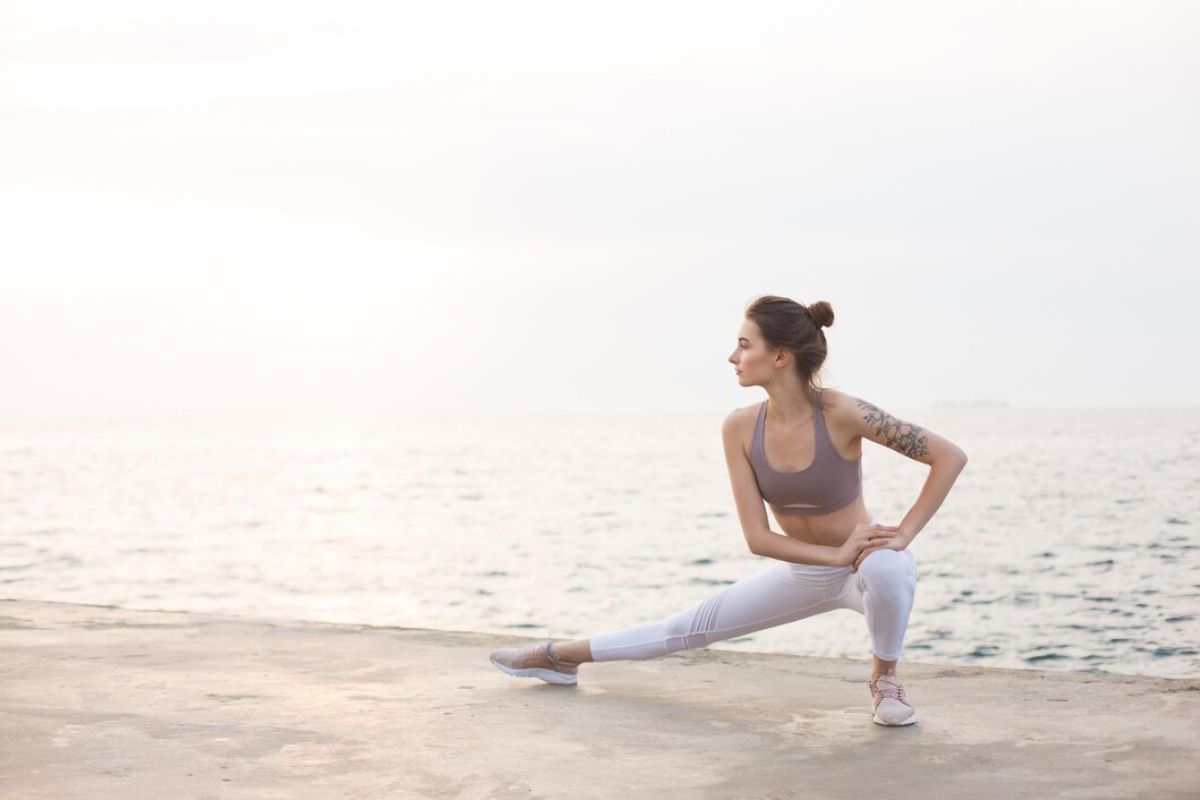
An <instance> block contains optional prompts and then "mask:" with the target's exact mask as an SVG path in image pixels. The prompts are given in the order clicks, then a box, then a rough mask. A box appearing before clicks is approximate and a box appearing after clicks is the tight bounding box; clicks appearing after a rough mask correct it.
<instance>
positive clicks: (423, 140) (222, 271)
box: [0, 0, 1200, 422]
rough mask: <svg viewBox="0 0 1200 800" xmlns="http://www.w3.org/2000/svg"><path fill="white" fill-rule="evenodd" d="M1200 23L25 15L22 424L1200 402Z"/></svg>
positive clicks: (126, 1)
mask: <svg viewBox="0 0 1200 800" xmlns="http://www.w3.org/2000/svg"><path fill="white" fill-rule="evenodd" d="M1198 34H1200V10H1198V9H1197V6H1196V5H1195V4H1194V3H1190V2H1138V3H1129V2H1123V3H1117V2H1041V3H1011V2H971V3H962V2H936V3H935V2H908V3H894V2H873V3H861V2H846V3H822V4H817V3H794V2H776V3H739V4H733V3H698V2H669V3H668V2H663V3H654V2H644V1H643V2H637V3H614V2H608V3H599V4H597V3H570V2H563V1H562V0H555V2H541V3H524V2H511V3H502V4H501V3H494V2H469V3H467V2H445V3H422V4H416V3H395V2H341V3H336V4H334V3H303V2H294V1H289V2H247V1H246V0H237V1H236V2H227V1H225V0H221V1H219V2H211V1H210V2H205V3H169V2H162V0H153V1H151V0H147V1H146V2H133V1H131V0H111V2H106V3H95V2H90V1H89V2H82V1H81V0H79V1H75V2H72V1H71V0H65V1H64V2H55V3H50V4H47V3H34V2H11V1H9V2H5V3H4V4H3V5H2V6H0V176H2V180H0V214H2V217H0V218H2V219H3V221H4V227H3V235H2V236H0V371H2V372H0V374H2V375H3V382H4V391H3V393H0V422H5V421H13V420H22V419H35V418H36V419H59V420H73V419H82V418H88V419H91V418H96V417H119V418H126V417H128V418H138V417H142V416H145V417H154V416H164V415H165V416H170V415H175V414H179V415H188V414H194V413H199V414H205V413H218V414H219V413H224V412H239V411H245V410H251V411H271V410H273V409H288V410H293V411H295V410H299V411H304V412H307V411H312V412H320V413H327V414H335V415H336V414H339V413H343V412H346V413H350V412H351V411H363V410H367V411H370V412H378V413H385V414H397V415H409V414H420V413H422V412H426V411H430V410H437V411H445V412H453V411H461V412H462V413H467V414H481V413H485V412H486V411H487V410H489V409H495V410H508V409H516V410H538V409H547V410H551V409H557V410H579V409H612V410H641V409H644V410H668V409H689V410H723V409H730V408H733V407H736V406H739V405H746V404H749V403H752V402H757V401H759V400H761V399H762V397H763V394H762V390H761V389H757V388H755V389H749V390H748V389H743V388H740V387H739V386H738V384H737V381H736V378H735V376H734V375H733V371H732V367H731V366H730V365H729V364H728V363H727V362H726V358H727V356H728V355H729V353H730V352H731V351H732V349H733V347H734V344H735V340H736V334H737V328H738V325H739V323H740V320H741V315H742V312H743V309H744V307H745V305H746V303H747V302H748V301H749V300H750V299H751V298H753V297H754V296H756V295H760V294H781V295H786V296H789V297H793V298H795V299H797V300H799V301H801V302H804V303H810V302H813V301H816V300H827V301H829V302H830V303H831V304H832V305H833V309H834V313H835V315H836V318H837V319H836V321H835V323H834V326H833V327H832V328H831V329H830V330H828V331H827V336H828V340H829V345H830V358H829V361H828V362H827V371H826V374H825V378H824V382H825V383H826V384H827V385H831V386H836V387H838V388H841V389H843V390H845V391H848V392H850V393H852V394H855V395H857V396H860V397H865V398H868V399H870V400H871V401H873V402H876V403H878V404H880V405H882V406H884V407H885V408H886V407H912V406H921V405H930V404H938V403H972V402H981V401H1000V402H1006V403H1008V404H1009V405H1010V406H1017V407H1064V406H1076V407H1095V406H1196V405H1200V370H1197V369H1196V367H1195V366H1194V363H1195V355H1194V352H1195V350H1196V345H1197V343H1200V336H1198V335H1197V334H1196V331H1195V324H1194V322H1193V321H1192V319H1193V314H1194V313H1195V310H1196V306H1197V302H1198V301H1200V269H1197V267H1198V266H1200V263H1198V262H1200V259H1198V256H1200V233H1198V231H1200V224H1198V222H1200V214H1198V212H1200V180H1198V179H1200V148H1197V147H1196V144H1195V143H1196V142H1197V141H1200V104H1198V102H1197V97H1198V96H1200V93H1198V89H1200V85H1198V84H1200V81H1198V78H1200V48H1197V47H1196V42H1197V41H1198V40H1200V37H1198Z"/></svg>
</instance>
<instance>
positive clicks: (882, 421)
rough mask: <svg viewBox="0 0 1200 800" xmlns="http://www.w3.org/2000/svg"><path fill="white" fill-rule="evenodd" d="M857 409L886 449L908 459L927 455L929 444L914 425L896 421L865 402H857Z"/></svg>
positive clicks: (881, 410) (880, 409)
mask: <svg viewBox="0 0 1200 800" xmlns="http://www.w3.org/2000/svg"><path fill="white" fill-rule="evenodd" d="M858 408H859V411H860V412H862V413H863V419H864V420H866V422H867V424H868V425H871V426H872V427H873V428H875V435H876V436H878V437H879V438H880V439H882V440H883V442H884V444H886V445H887V446H888V447H890V448H892V449H893V450H895V451H896V452H898V453H902V454H904V455H906V456H908V457H909V458H920V457H921V456H927V455H929V442H928V441H927V440H926V438H925V436H924V433H923V431H922V430H921V429H920V428H918V427H917V426H916V425H913V424H912V423H911V422H905V421H904V420H902V419H897V418H896V417H893V416H892V415H891V414H889V413H887V412H886V411H884V410H883V409H882V408H880V407H879V406H876V405H872V404H871V403H868V402H867V401H865V400H859V401H858Z"/></svg>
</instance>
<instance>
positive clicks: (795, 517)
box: [771, 492, 871, 547]
mask: <svg viewBox="0 0 1200 800" xmlns="http://www.w3.org/2000/svg"><path fill="white" fill-rule="evenodd" d="M771 515H772V516H773V517H775V521H776V522H777V523H778V524H779V527H780V528H781V529H782V530H783V533H785V534H787V535H788V536H791V537H792V538H793V539H799V540H800V541H802V542H808V543H809V544H822V545H825V546H826V547H841V546H842V545H843V544H845V542H846V539H848V538H850V534H851V533H853V531H854V527H855V526H856V525H858V524H860V523H862V524H866V523H868V522H870V521H871V513H870V512H869V511H867V504H866V502H865V501H864V500H863V496H862V493H861V492H860V493H859V495H858V497H857V498H855V499H854V502H852V503H851V504H850V505H848V506H846V507H844V508H839V509H838V510H837V511H834V512H832V513H830V514H812V515H809V516H801V515H800V514H777V513H775V510H774V509H771Z"/></svg>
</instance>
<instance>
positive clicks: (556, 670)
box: [488, 639, 579, 684]
mask: <svg viewBox="0 0 1200 800" xmlns="http://www.w3.org/2000/svg"><path fill="white" fill-rule="evenodd" d="M488 658H490V659H491V661H492V663H493V664H495V665H496V666H497V667H499V668H500V669H502V670H504V671H505V672H507V673H508V674H509V675H514V676H516V677H518V678H541V679H542V680H544V681H546V682H547V683H565V684H575V683H577V682H578V680H579V679H578V677H576V673H578V672H579V665H578V664H575V663H572V662H570V661H561V660H560V659H558V658H556V657H555V656H554V650H553V649H552V648H551V642H550V640H549V639H546V640H544V641H541V642H538V643H537V644H531V645H529V646H527V647H513V648H509V649H508V650H497V651H496V652H494V653H492V654H491V655H490V656H488Z"/></svg>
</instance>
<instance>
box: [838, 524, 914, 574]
mask: <svg viewBox="0 0 1200 800" xmlns="http://www.w3.org/2000/svg"><path fill="white" fill-rule="evenodd" d="M899 530H900V526H899V525H877V524H873V523H870V522H860V523H859V524H857V525H855V526H854V530H852V531H851V532H850V535H849V536H847V537H846V541H845V542H843V543H842V546H841V547H839V548H838V549H837V552H838V562H837V565H838V566H839V567H848V566H850V565H851V564H853V563H854V561H855V560H856V559H857V558H858V554H859V553H861V552H862V551H863V550H866V549H867V548H868V547H878V546H879V545H881V544H886V543H887V542H888V540H889V539H891V538H892V537H893V536H895V535H896V534H897V533H898V532H899Z"/></svg>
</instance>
